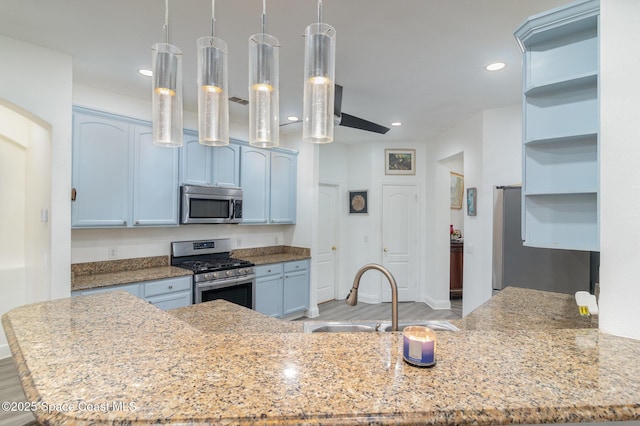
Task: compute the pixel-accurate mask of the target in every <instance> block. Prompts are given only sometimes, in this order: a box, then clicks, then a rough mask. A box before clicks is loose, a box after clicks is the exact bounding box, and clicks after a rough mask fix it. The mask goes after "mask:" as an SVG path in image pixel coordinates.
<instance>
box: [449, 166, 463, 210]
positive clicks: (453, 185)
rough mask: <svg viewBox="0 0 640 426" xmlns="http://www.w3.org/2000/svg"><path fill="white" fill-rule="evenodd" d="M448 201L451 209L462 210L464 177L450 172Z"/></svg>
mask: <svg viewBox="0 0 640 426" xmlns="http://www.w3.org/2000/svg"><path fill="white" fill-rule="evenodd" d="M449 191H450V194H449V199H450V203H451V208H452V209H461V208H462V194H463V193H464V176H463V175H461V174H460V173H455V172H451V174H450V179H449Z"/></svg>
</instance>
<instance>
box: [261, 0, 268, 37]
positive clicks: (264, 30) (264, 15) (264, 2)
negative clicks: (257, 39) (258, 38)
mask: <svg viewBox="0 0 640 426" xmlns="http://www.w3.org/2000/svg"><path fill="white" fill-rule="evenodd" d="M266 33H267V0H262V34H266Z"/></svg>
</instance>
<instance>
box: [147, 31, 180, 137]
mask: <svg viewBox="0 0 640 426" xmlns="http://www.w3.org/2000/svg"><path fill="white" fill-rule="evenodd" d="M151 51H152V56H151V64H152V69H153V92H152V98H151V99H152V104H153V105H152V110H153V111H152V113H153V144H154V145H159V146H169V147H177V146H182V52H181V51H180V49H178V48H177V47H175V46H172V45H170V44H167V43H157V44H154V45H153V46H151Z"/></svg>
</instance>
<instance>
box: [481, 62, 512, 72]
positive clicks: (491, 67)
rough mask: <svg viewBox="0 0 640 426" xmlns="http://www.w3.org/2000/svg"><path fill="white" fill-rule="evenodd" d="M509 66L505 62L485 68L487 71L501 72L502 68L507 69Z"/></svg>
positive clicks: (495, 63)
mask: <svg viewBox="0 0 640 426" xmlns="http://www.w3.org/2000/svg"><path fill="white" fill-rule="evenodd" d="M506 66H507V64H505V63H504V62H494V63H492V64H489V65H487V66H486V67H485V69H486V70H487V71H500V70H501V69H502V68H504V67H506Z"/></svg>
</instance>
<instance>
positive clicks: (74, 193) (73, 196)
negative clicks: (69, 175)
mask: <svg viewBox="0 0 640 426" xmlns="http://www.w3.org/2000/svg"><path fill="white" fill-rule="evenodd" d="M77 195H78V191H76V189H75V188H71V201H75V200H76V196H77Z"/></svg>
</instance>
